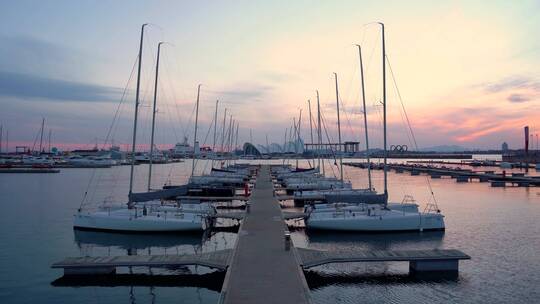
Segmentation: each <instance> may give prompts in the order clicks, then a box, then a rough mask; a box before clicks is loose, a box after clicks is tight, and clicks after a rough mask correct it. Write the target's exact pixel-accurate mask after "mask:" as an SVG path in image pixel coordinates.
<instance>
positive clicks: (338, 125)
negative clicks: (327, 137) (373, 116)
mask: <svg viewBox="0 0 540 304" xmlns="http://www.w3.org/2000/svg"><path fill="white" fill-rule="evenodd" d="M334 78H335V80H336V107H337V129H338V143H339V145H338V146H339V171H340V179H341V183H343V153H342V151H341V120H340V119H339V90H338V79H337V73H334Z"/></svg>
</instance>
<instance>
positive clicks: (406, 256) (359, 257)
mask: <svg viewBox="0 0 540 304" xmlns="http://www.w3.org/2000/svg"><path fill="white" fill-rule="evenodd" d="M298 254H299V257H300V260H301V265H302V267H303V268H304V269H307V268H311V267H316V266H320V265H324V264H331V263H351V262H396V261H406V262H409V263H410V267H409V269H410V270H411V271H414V270H419V269H422V270H424V271H428V270H429V271H456V272H457V271H458V263H459V261H460V260H469V259H471V257H470V256H468V255H467V254H465V253H463V252H461V251H459V250H455V249H432V250H369V251H368V250H365V251H322V250H313V249H301V248H298Z"/></svg>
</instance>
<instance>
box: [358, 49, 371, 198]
mask: <svg viewBox="0 0 540 304" xmlns="http://www.w3.org/2000/svg"><path fill="white" fill-rule="evenodd" d="M356 46H358V57H359V58H360V82H361V85H362V107H363V109H362V110H363V111H362V112H364V131H365V132H364V133H365V135H366V160H367V163H368V168H367V170H368V171H367V172H368V185H369V190H371V189H372V185H371V161H370V159H369V136H368V124H367V110H366V90H365V86H364V64H363V62H362V48H361V47H360V45H358V44H357V45H356Z"/></svg>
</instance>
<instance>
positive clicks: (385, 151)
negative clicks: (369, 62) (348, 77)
mask: <svg viewBox="0 0 540 304" xmlns="http://www.w3.org/2000/svg"><path fill="white" fill-rule="evenodd" d="M379 24H380V25H381V30H382V31H381V34H382V78H383V133H384V195H385V197H386V200H385V204H384V206H385V207H386V206H387V205H388V165H387V157H388V155H387V153H388V152H387V147H386V146H387V143H386V141H387V138H386V49H385V44H384V23H382V22H380V23H379Z"/></svg>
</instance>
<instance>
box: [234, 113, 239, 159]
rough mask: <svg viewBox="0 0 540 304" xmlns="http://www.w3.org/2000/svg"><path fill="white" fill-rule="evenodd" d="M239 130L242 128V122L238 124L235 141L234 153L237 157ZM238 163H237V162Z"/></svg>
mask: <svg viewBox="0 0 540 304" xmlns="http://www.w3.org/2000/svg"><path fill="white" fill-rule="evenodd" d="M238 128H240V122H238V121H237V122H236V135H235V137H234V138H235V139H234V149H233V153H234V155H236V149H237V148H238ZM235 162H236V161H235Z"/></svg>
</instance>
